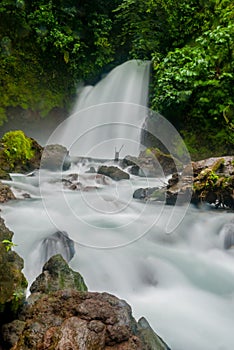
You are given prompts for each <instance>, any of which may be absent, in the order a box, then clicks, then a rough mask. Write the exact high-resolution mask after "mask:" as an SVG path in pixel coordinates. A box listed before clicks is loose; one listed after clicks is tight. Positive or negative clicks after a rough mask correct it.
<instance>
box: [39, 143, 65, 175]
mask: <svg viewBox="0 0 234 350" xmlns="http://www.w3.org/2000/svg"><path fill="white" fill-rule="evenodd" d="M70 166H71V159H70V156H69V152H68V150H67V149H66V147H64V146H61V145H47V146H46V147H45V148H44V150H43V153H42V157H41V168H42V169H47V170H51V171H59V170H60V171H61V170H68V169H69V168H70Z"/></svg>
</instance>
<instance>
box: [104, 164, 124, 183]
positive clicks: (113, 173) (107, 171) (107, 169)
mask: <svg viewBox="0 0 234 350" xmlns="http://www.w3.org/2000/svg"><path fill="white" fill-rule="evenodd" d="M98 174H102V175H105V176H109V177H110V178H111V179H113V180H115V181H120V180H128V179H129V178H130V176H129V174H128V173H126V172H125V171H123V170H121V169H120V168H118V167H115V166H106V165H102V166H100V167H99V168H98Z"/></svg>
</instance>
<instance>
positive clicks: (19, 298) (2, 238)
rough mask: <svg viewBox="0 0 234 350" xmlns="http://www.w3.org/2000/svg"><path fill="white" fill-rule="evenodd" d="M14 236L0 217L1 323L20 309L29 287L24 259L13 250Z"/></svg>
mask: <svg viewBox="0 0 234 350" xmlns="http://www.w3.org/2000/svg"><path fill="white" fill-rule="evenodd" d="M12 237H13V233H12V232H11V231H10V230H9V229H8V228H7V227H6V226H5V223H4V220H3V219H2V218H0V323H1V322H2V320H4V319H8V317H12V315H11V314H10V312H12V314H13V313H15V312H16V311H17V310H18V308H19V307H20V306H21V304H22V302H23V301H24V299H25V291H26V288H27V281H26V279H25V277H24V275H23V274H22V272H21V270H22V269H23V267H24V263H23V259H22V258H21V257H20V256H19V255H18V254H17V253H16V252H14V251H12V247H13V243H12ZM6 310H7V311H6ZM5 311H6V313H5Z"/></svg>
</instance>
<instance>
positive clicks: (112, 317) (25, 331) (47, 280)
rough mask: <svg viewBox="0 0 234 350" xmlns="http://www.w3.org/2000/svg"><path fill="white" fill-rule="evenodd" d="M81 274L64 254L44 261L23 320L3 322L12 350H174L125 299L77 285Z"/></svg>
mask: <svg viewBox="0 0 234 350" xmlns="http://www.w3.org/2000/svg"><path fill="white" fill-rule="evenodd" d="M76 274H78V273H77V272H74V271H72V270H71V269H70V268H69V267H68V265H67V263H66V262H65V261H64V260H63V259H62V257H61V256H55V257H53V258H51V259H50V261H49V262H48V263H47V264H45V266H44V268H43V272H42V274H41V275H40V276H39V277H38V278H37V280H36V281H35V282H34V283H33V285H32V288H31V292H32V294H31V295H30V297H29V298H28V300H27V303H26V304H25V305H24V306H23V308H22V310H21V312H20V313H19V314H18V320H14V321H13V322H11V323H7V324H5V325H4V327H3V338H4V341H5V344H8V346H12V348H11V350H30V349H31V350H34V349H41V350H46V349H51V350H53V349H57V350H59V349H61V350H65V349H66V350H69V349H70V350H80V349H83V350H167V349H168V350H169V348H168V347H166V345H165V344H164V342H163V341H162V340H161V339H160V338H159V337H158V336H157V335H156V333H154V331H153V330H152V329H151V328H150V326H149V324H148V322H147V321H146V320H145V319H144V322H143V321H142V320H140V321H139V323H137V322H136V320H135V319H134V318H133V316H132V311H131V307H130V306H129V305H128V304H127V303H126V302H125V301H124V300H121V299H119V298H117V297H115V296H114V295H111V294H108V293H94V292H87V291H85V290H82V289H79V288H77V285H76V283H74V282H72V279H73V281H74V280H75V279H76ZM68 275H69V277H67V276H68ZM61 278H62V279H63V283H61ZM54 280H56V281H57V282H55V283H54ZM48 285H50V286H51V287H52V288H51V287H50V288H48ZM164 345H165V346H164ZM163 346H164V347H163Z"/></svg>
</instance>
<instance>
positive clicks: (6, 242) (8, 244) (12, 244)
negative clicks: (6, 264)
mask: <svg viewBox="0 0 234 350" xmlns="http://www.w3.org/2000/svg"><path fill="white" fill-rule="evenodd" d="M2 243H3V244H5V247H6V251H7V252H9V250H11V249H12V248H13V247H15V246H16V244H14V243H13V242H12V241H9V240H8V239H4V240H3V241H2Z"/></svg>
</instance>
